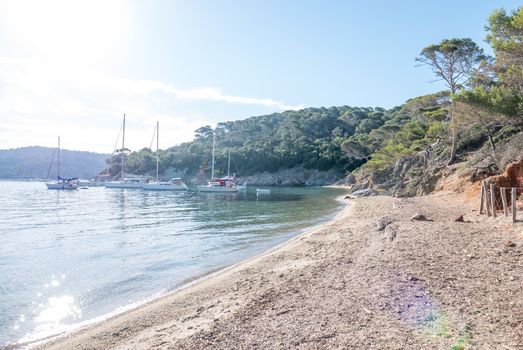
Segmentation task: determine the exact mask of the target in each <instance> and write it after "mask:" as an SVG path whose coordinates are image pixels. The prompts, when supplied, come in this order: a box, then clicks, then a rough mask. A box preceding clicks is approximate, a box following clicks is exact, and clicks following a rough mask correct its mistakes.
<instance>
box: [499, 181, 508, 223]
mask: <svg viewBox="0 0 523 350" xmlns="http://www.w3.org/2000/svg"><path fill="white" fill-rule="evenodd" d="M499 190H500V191H501V201H502V202H503V213H504V214H505V217H507V216H508V203H507V189H506V188H505V187H501V188H500V189H499Z"/></svg>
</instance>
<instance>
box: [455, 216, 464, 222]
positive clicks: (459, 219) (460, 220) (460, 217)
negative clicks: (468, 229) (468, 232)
mask: <svg viewBox="0 0 523 350" xmlns="http://www.w3.org/2000/svg"><path fill="white" fill-rule="evenodd" d="M454 221H456V222H465V219H464V218H463V215H460V216H459V217H458V218H457V219H456V220H454Z"/></svg>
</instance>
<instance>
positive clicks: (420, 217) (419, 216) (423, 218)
mask: <svg viewBox="0 0 523 350" xmlns="http://www.w3.org/2000/svg"><path fill="white" fill-rule="evenodd" d="M410 219H411V220H416V221H434V220H431V219H429V218H427V217H426V216H425V215H423V214H420V213H416V215H414V216H413V217H411V218H410Z"/></svg>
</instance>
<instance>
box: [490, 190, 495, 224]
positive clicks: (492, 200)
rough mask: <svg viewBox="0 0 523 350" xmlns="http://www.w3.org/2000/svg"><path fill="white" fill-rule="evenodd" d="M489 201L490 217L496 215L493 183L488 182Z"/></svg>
mask: <svg viewBox="0 0 523 350" xmlns="http://www.w3.org/2000/svg"><path fill="white" fill-rule="evenodd" d="M490 203H491V204H492V217H494V218H495V217H496V197H495V195H494V184H490Z"/></svg>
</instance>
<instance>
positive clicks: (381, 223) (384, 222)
mask: <svg viewBox="0 0 523 350" xmlns="http://www.w3.org/2000/svg"><path fill="white" fill-rule="evenodd" d="M391 222H392V219H391V218H389V217H388V216H384V217H382V218H381V219H379V220H378V221H377V222H376V230H378V231H383V230H384V229H385V227H387V225H388V224H390V223H391Z"/></svg>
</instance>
